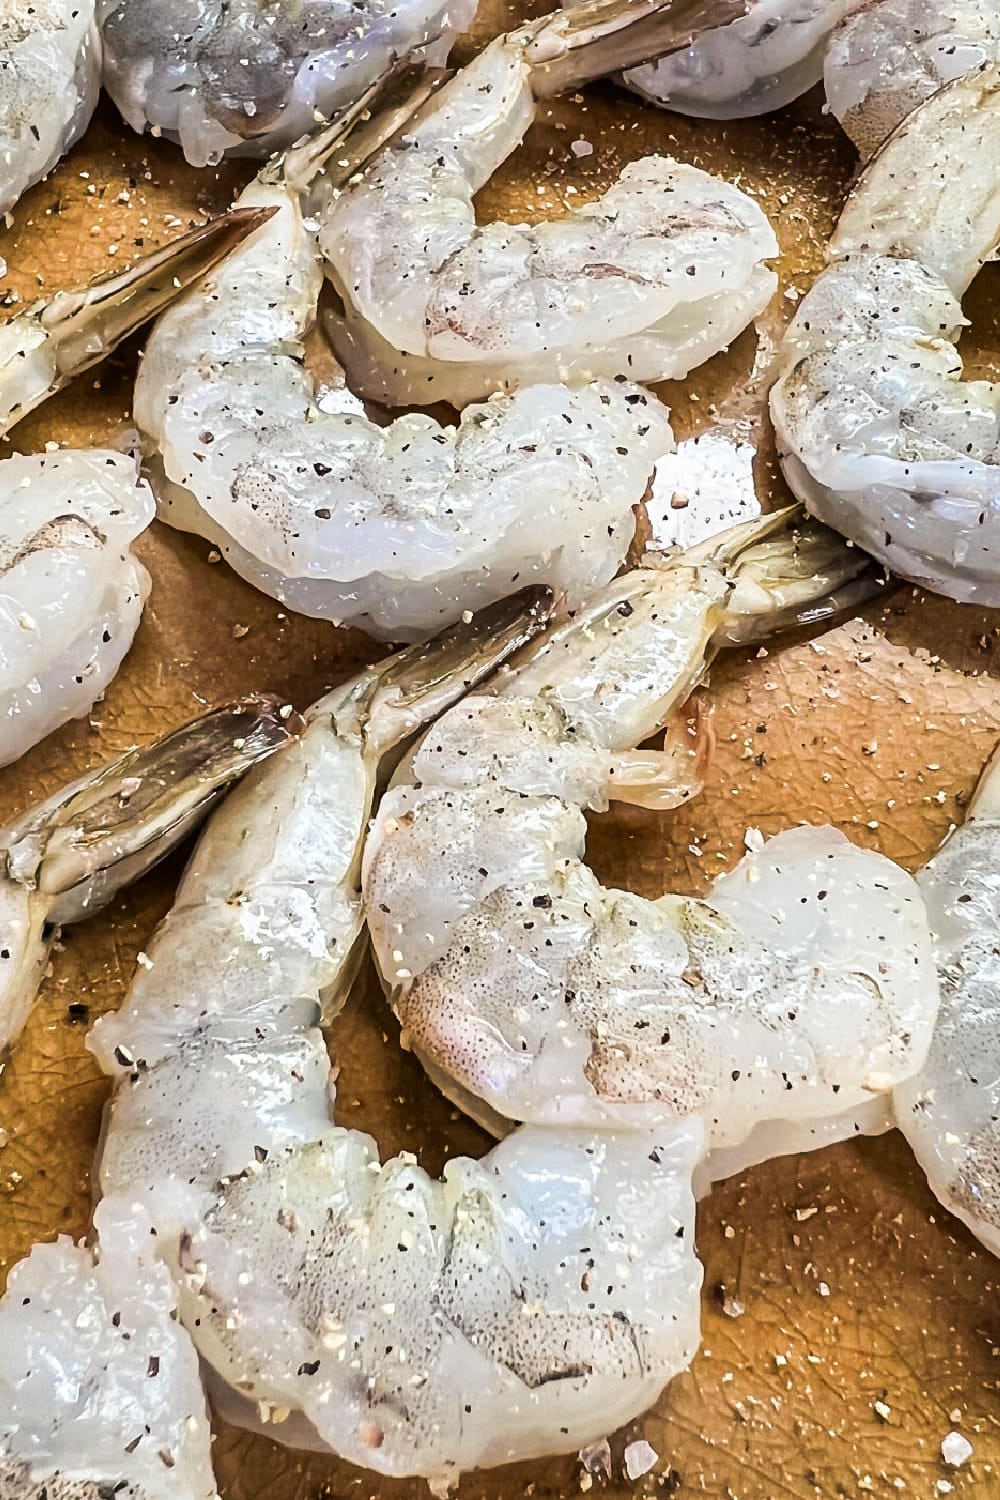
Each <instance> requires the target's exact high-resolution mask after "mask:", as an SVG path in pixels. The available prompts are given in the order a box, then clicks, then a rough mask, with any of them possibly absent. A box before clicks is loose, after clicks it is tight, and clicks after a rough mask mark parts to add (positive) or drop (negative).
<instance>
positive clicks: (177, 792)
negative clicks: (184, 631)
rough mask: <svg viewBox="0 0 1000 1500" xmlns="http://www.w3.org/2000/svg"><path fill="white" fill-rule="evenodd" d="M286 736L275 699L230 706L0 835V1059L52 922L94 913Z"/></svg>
mask: <svg viewBox="0 0 1000 1500" xmlns="http://www.w3.org/2000/svg"><path fill="white" fill-rule="evenodd" d="M288 738H289V731H288V729H287V728H286V727H285V725H284V723H283V722H282V720H281V718H280V717H279V716H278V714H277V703H276V702H272V701H271V700H269V699H267V698H249V699H247V700H245V701H244V702H241V703H233V704H228V705H227V706H225V707H223V708H217V709H214V710H213V711H212V712H211V713H209V714H205V715H203V716H202V717H201V718H198V719H194V720H193V721H192V722H191V723H189V724H185V725H183V726H182V727H181V728H180V729H175V730H174V731H173V732H172V733H171V734H168V735H166V736H165V737H164V738H163V739H160V740H156V741H154V743H153V744H151V745H148V746H145V747H144V748H141V749H133V750H129V751H127V752H126V753H125V754H124V755H122V756H119V758H118V759H117V760H115V761H112V762H111V764H110V765H105V766H101V767H99V768H98V769H97V770H96V771H91V772H89V773H88V774H87V775H86V776H83V777H81V779H80V780H79V781H74V782H73V783H72V784H71V785H70V786H66V787H62V788H61V789H60V790H59V791H58V792H56V793H55V794H54V795H53V796H52V797H49V798H47V799H46V801H44V802H42V803H40V804H39V806H37V807H34V808H32V809H31V810H30V811H29V812H27V813H25V814H24V816H23V817H21V818H20V819H19V820H18V821H17V822H16V823H12V824H11V825H10V826H9V827H8V828H5V829H2V830H0V869H2V877H0V932H2V933H3V946H2V947H0V1054H2V1052H3V1050H4V1049H5V1048H6V1047H8V1046H9V1045H10V1044H11V1043H12V1042H13V1040H14V1039H15V1037H16V1036H17V1034H18V1032H19V1031H20V1030H21V1027H22V1026H23V1025H24V1023H25V1021H26V1020H27V1017H28V1013H29V1011H30V1009H31V1006H32V1004H33V1002H34V999H35V995H36V992H37V989H38V984H39V981H40V979H41V976H42V974H43V972H44V970H45V966H46V964H47V962H48V956H49V952H50V950H51V947H52V944H53V942H54V941H55V939H56V938H57V937H58V935H59V928H60V925H61V924H63V923H66V922H78V921H80V919H81V918H83V917H88V916H91V915H92V914H93V913H94V912H96V911H100V909H101V907H102V906H105V905H107V903H108V902H109V901H110V900H112V898H113V897H114V896H116V895H117V893H118V892H119V891H120V890H121V889H122V887H123V886H126V885H128V884H129V883H130V882H131V881H133V880H136V879H138V877H139V876H140V875H142V874H144V873H145V871H146V870H148V869H149V868H150V867H151V866H152V865H154V864H155V863H156V862H157V860H159V859H162V858H163V856H164V855H165V854H167V853H169V851H170V850H171V849H173V848H174V847H175V846H176V845H177V844H178V843H180V841H181V840H182V839H183V838H184V837H185V836H186V835H187V834H188V833H189V832H190V831H191V829H192V828H194V827H195V826H196V825H197V824H198V823H199V822H200V821H201V819H202V818H203V817H204V816H205V814H206V813H207V812H208V810H209V808H210V807H211V806H212V805H213V803H215V802H216V801H217V800H218V798H219V797H220V796H221V794H222V793H223V792H224V791H225V789H226V787H227V786H228V785H229V783H230V782H232V781H234V780H235V779H236V778H237V777H238V776H241V775H242V774H243V772H244V771H246V770H247V768H248V767H249V766H252V765H254V764H255V763H256V762H257V761H259V760H262V759H264V758H265V757H266V756H268V755H270V754H272V753H273V751H274V750H275V749H277V748H278V746H279V745H281V744H282V743H283V742H284V741H285V740H287V739H288Z"/></svg>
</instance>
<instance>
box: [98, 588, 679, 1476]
mask: <svg viewBox="0 0 1000 1500" xmlns="http://www.w3.org/2000/svg"><path fill="white" fill-rule="evenodd" d="M529 593H530V597H529V598H528V599H524V598H517V599H515V600H514V601H513V602H512V603H511V604H510V605H505V606H502V607H498V606H494V607H493V608H492V609H490V610H488V611H486V612H485V613H484V614H483V615H482V616H480V617H478V618H477V620H476V621H474V622H473V623H472V625H471V626H467V625H462V626H458V627H456V628H455V629H454V630H453V631H452V632H450V633H449V634H448V635H445V636H442V637H438V638H437V639H436V640H435V641H433V642H431V643H429V644H428V645H427V646H422V647H413V648H410V650H409V651H407V652H405V653H403V654H402V655H401V656H397V657H390V658H389V659H388V660H387V661H386V662H384V663H382V664H380V665H379V666H376V667H374V668H372V669H371V670H370V671H368V672H365V673H363V674H362V675H361V676H360V677H358V678H357V679H354V680H353V681H350V682H348V683H346V684H345V685H344V686H343V687H342V688H339V689H335V690H334V692H333V693H331V694H330V695H329V696H328V697H327V698H325V699H323V700H321V701H320V702H319V703H318V704H316V705H314V707H313V708H312V709H311V710H310V712H309V714H308V716H307V718H308V727H307V729H306V731H305V733H304V735H303V736H302V738H301V740H300V741H298V742H297V743H296V744H295V745H293V746H291V747H290V748H289V750H288V751H286V752H283V753H282V754H281V755H279V756H276V757H275V759H274V760H273V761H272V762H271V764H270V766H269V767H267V768H262V770H261V771H260V772H258V773H255V774H254V775H252V776H251V777H250V778H249V779H248V780H247V781H246V782H245V783H244V784H243V786H242V788H240V789H238V790H237V792H236V793H235V794H234V795H233V796H232V797H230V798H229V799H228V800H227V801H226V803H225V804H224V805H223V807H222V808H221V809H220V811H219V812H218V813H217V814H216V816H215V817H214V818H213V820H212V821H211V822H210V824H209V825H208V828H207V829H206V832H205V835H204V837H203V839H202V841H201V842H200V844H199V846H198V848H197V850H196V852H195V855H194V857H193V860H192V863H191V865H190V866H189V869H188V871H187V873H186V874H185V877H184V879H183V881H182V884H181V888H180V891H179V892H178V897H177V902H176V904H175V906H174V909H173V911H172V912H171V913H170V915H169V916H168V917H167V919H166V921H165V923H164V924H163V925H162V926H161V928H160V929H159V932H158V933H157V934H156V936H155V937H154V940H153V943H152V945H151V946H150V947H149V948H148V955H149V963H148V967H145V968H143V969H142V970H141V971H140V972H139V973H138V975H137V976H136V980H135V982H134V983H133V986H132V989H131V991H130V994H129V996H128V997H127V999H126V1003H125V1007H124V1009H123V1010H122V1011H121V1012H120V1013H119V1014H118V1015H117V1016H108V1017H105V1018H103V1019H102V1021H101V1022H100V1023H99V1024H98V1026H97V1027H95V1029H94V1031H93V1033H92V1034H91V1045H92V1047H93V1049H94V1050H95V1052H96V1054H97V1056H98V1058H99V1060H100V1062H101V1064H102V1066H103V1067H104V1068H105V1070H106V1071H107V1072H109V1073H111V1074H112V1075H114V1076H115V1078H116V1082H117V1087H116V1092H115V1096H114V1101H113V1104H112V1108H111V1112H110V1115H109V1118H108V1121H107V1125H106V1130H105V1135H104V1142H103V1153H102V1159H101V1164H100V1180H101V1185H102V1188H103V1190H104V1191H105V1192H110V1193H114V1194H120V1195H122V1196H125V1197H126V1198H127V1199H128V1200H129V1201H134V1202H138V1203H141V1204H142V1205H143V1206H144V1207H145V1208H146V1209H147V1210H148V1211H149V1212H150V1214H151V1216H152V1220H153V1223H154V1226H155V1228H156V1231H157V1239H158V1243H159V1244H160V1246H161V1249H162V1250H163V1251H164V1252H165V1253H167V1254H170V1255H172V1257H173V1259H174V1264H175V1265H176V1268H177V1271H178V1273H179V1274H180V1277H181V1316H182V1319H183V1320H184V1322H185V1325H186V1326H187V1327H188V1328H189V1329H190V1331H191V1333H192V1336H193V1337H194V1339H195V1342H196V1344H197V1347H198V1349H199V1352H200V1353H201V1355H202V1358H203V1360H205V1361H206V1363H207V1365H208V1367H209V1368H210V1369H211V1370H212V1371H213V1372H214V1380H215V1383H216V1384H218V1383H220V1382H223V1383H225V1385H227V1386H229V1387H230V1388H231V1389H232V1391H233V1392H235V1393H238V1394H240V1395H242V1396H243V1397H244V1398H245V1399H246V1400H248V1401H249V1402H250V1403H252V1405H251V1406H250V1408H249V1410H248V1409H247V1408H246V1406H245V1405H244V1407H243V1409H242V1414H241V1419H242V1420H243V1421H245V1422H247V1421H249V1422H252V1423H259V1422H260V1420H261V1418H263V1419H264V1422H265V1429H266V1430H267V1431H268V1433H269V1435H271V1436H273V1437H274V1438H276V1439H277V1440H279V1441H283V1442H287V1443H291V1444H295V1445H299V1446H301V1445H306V1446H311V1447H316V1446H320V1447H329V1448H332V1449H334V1450H335V1451H336V1452H338V1453H340V1454H342V1455H343V1456H345V1457H346V1458H349V1459H350V1460H352V1461H353V1462H355V1463H359V1464H363V1465H365V1466H366V1467H368V1468H370V1469H375V1470H377V1471H378V1472H380V1473H383V1474H391V1475H406V1474H423V1475H426V1476H428V1477H429V1478H431V1479H433V1480H438V1481H445V1482H446V1481H448V1480H450V1479H452V1478H454V1477H456V1476H457V1475H458V1473H459V1472H460V1471H462V1470H464V1469H468V1468H472V1467H474V1466H476V1465H483V1464H496V1463H502V1462H505V1461H507V1460H509V1459H514V1458H525V1457H531V1456H533V1455H537V1454H541V1453H546V1452H554V1451H572V1450H573V1449H575V1448H578V1447H580V1446H581V1445H582V1444H583V1443H585V1442H588V1441H592V1440H593V1439H595V1438H598V1437H602V1436H603V1435H604V1434H605V1433H606V1432H607V1431H608V1430H609V1429H610V1428H611V1427H613V1426H614V1425H615V1424H617V1423H620V1422H622V1421H624V1420H626V1419H627V1418H629V1417H631V1416H634V1415H635V1414H636V1413H638V1412H639V1411H641V1410H643V1409H644V1408H645V1407H646V1406H647V1405H648V1404H649V1403H650V1402H651V1401H652V1400H653V1399H654V1398H655V1397H656V1395H657V1394H658V1393H659V1391H660V1390H661V1389H662V1387H663V1386H664V1385H665V1384H666V1382H667V1381H668V1380H669V1379H670V1378H671V1376H672V1375H674V1374H675V1373H676V1372H677V1371H678V1370H679V1369H681V1368H683V1367H684V1366H685V1365H686V1364H687V1363H688V1361H689V1360H690V1359H691V1357H692V1355H693V1352H694V1349H695V1347H696V1344H697V1340H698V1320H699V1296H698V1293H699V1286H700V1282H701V1268H700V1266H699V1264H698V1261H697V1259H696V1257H695V1254H694V1248H693V1244H692V1237H693V1226H694V1198H693V1193H692V1186H691V1183H692V1173H693V1170H694V1167H695V1165H696V1163H697V1161H698V1159H699V1157H700V1155H701V1150H702V1142H701V1132H700V1129H699V1127H698V1124H697V1122H693V1123H692V1124H687V1125H682V1126H680V1127H672V1128H671V1129H669V1130H665V1131H660V1132H651V1133H649V1134H646V1135H641V1136H640V1135H638V1134H624V1135H616V1134H615V1133H613V1132H594V1131H591V1130H586V1129H582V1130H574V1129H556V1130H553V1129H546V1130H541V1131H538V1130H532V1129H525V1130H522V1131H518V1132H516V1133H515V1134H513V1135H512V1136H511V1137H510V1139H509V1140H508V1141H506V1142H504V1143H503V1144H502V1145H500V1146H498V1147H497V1148H496V1149H495V1150H494V1151H492V1152H491V1153H490V1154H489V1155H488V1156H487V1157H485V1158H484V1160H482V1161H480V1162H475V1161H471V1160H466V1159H455V1160H452V1161H450V1162H449V1163H448V1165H447V1167H446V1169H445V1174H444V1177H443V1179H442V1180H440V1181H435V1180H432V1179H431V1178H430V1177H428V1176H427V1174H426V1173H425V1172H423V1171H422V1170H421V1169H420V1168H419V1167H418V1166H417V1165H416V1163H415V1161H414V1159H413V1157H412V1156H410V1155H408V1154H403V1155H401V1156H398V1157H396V1158H394V1159H392V1160H391V1161H386V1162H384V1163H382V1162H380V1161H379V1157H378V1153H377V1149H376V1146H375V1143H374V1142H373V1141H372V1140H371V1139H370V1138H369V1137H368V1136H366V1135H363V1134H362V1133H361V1132H360V1131H358V1130H348V1129H344V1128H341V1127H337V1126H336V1125H335V1124H334V1120H333V1102H334V1101H333V1088H332V1080H331V1075H330V1063H329V1059H328V1056H327V1052H326V1046H325V1043H324V1038H323V1035H322V1032H321V1030H320V1029H319V1026H321V1025H327V1024H329V1022H330V1021H332V1019H333V1017H334V1016H335V1014H336V1013H337V1011H338V1010H339V1009H340V1007H341V1005H342V1004H343V1001H344V998H345V994H346V990H347V987H348V985H349V982H350V977H351V974H352V972H353V963H352V959H353V956H354V955H355V954H356V953H357V951H358V939H359V936H360V932H361V925H362V924H361V902H360V891H359V880H360V861H361V846H362V841H363V838H364V835H365V832H366V828H367V824H368V819H369V816H370V811H371V805H372V799H373V796H374V792H375V784H376V777H377V775H378V772H379V766H380V764H381V763H382V762H383V761H384V759H385V758H386V756H388V755H391V754H392V753H393V751H394V748H395V747H397V746H398V745H399V744H400V743H401V742H402V741H403V740H405V739H406V738H407V737H409V736H411V735H412V734H413V733H414V732H415V731H416V730H417V729H418V728H419V726H420V724H421V723H422V722H424V721H426V719H428V718H430V717H432V716H433V715H434V714H435V713H437V712H439V711H440V710H441V709H442V708H444V707H446V706H447V704H448V703H449V702H453V701H454V700H455V699H456V698H457V697H458V696H460V694H461V692H462V690H463V689H464V688H465V687H466V686H474V685H475V683H476V682H477V681H479V680H480V679H481V678H482V676H483V675H484V673H485V672H486V671H487V670H488V668H489V667H490V666H491V665H495V664H497V663H498V662H499V661H500V660H502V659H503V658H504V657H505V656H506V655H508V654H509V652H510V651H511V650H512V649H513V648H514V647H515V646H516V645H518V644H519V643H521V642H524V641H525V640H526V639H528V638H529V637H530V635H531V634H532V633H533V632H534V631H536V630H537V629H538V628H539V627H540V625H542V624H544V622H545V618H546V613H547V611H546V608H545V607H544V601H542V600H540V599H539V591H537V590H535V591H533V592H532V591H529ZM540 604H541V605H542V606H543V607H542V608H539V605H540ZM231 1399H235V1398H231ZM271 1413H277V1414H278V1415H279V1416H280V1420H275V1422H273V1423H270V1422H268V1421H267V1418H268V1416H269V1415H270V1414H271ZM227 1414H229V1415H232V1411H231V1410H230V1408H228V1407H227Z"/></svg>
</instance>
